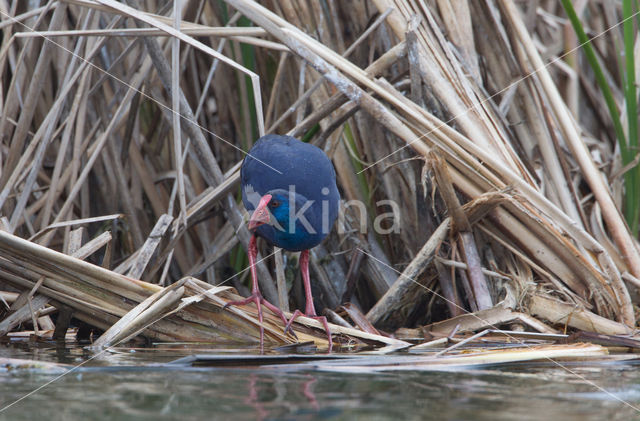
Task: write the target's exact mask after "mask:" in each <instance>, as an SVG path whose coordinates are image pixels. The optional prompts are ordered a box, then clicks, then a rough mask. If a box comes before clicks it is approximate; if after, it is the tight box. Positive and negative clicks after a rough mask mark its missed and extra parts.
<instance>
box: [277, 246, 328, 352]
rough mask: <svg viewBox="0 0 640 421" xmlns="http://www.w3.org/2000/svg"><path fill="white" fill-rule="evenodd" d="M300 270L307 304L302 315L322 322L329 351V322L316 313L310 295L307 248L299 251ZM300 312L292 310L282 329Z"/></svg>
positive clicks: (289, 327) (289, 326) (300, 313)
mask: <svg viewBox="0 0 640 421" xmlns="http://www.w3.org/2000/svg"><path fill="white" fill-rule="evenodd" d="M300 272H301V273H302V281H303V283H304V295H305V298H306V300H307V304H306V306H305V311H304V315H305V316H307V317H309V318H311V319H316V320H318V321H320V322H321V323H322V325H323V326H324V330H325V331H326V332H327V336H328V337H329V352H331V350H332V349H333V341H332V340H331V330H329V323H327V318H326V317H324V316H318V315H317V314H316V309H315V307H314V306H313V296H312V295H311V280H310V279H309V250H303V251H302V252H301V253H300ZM301 315H302V312H301V311H300V310H296V311H294V312H293V315H292V316H291V318H290V319H289V322H288V323H287V327H286V328H285V329H284V331H285V333H286V332H287V331H288V330H289V329H291V324H292V323H293V321H294V320H295V319H296V317H298V316H301Z"/></svg>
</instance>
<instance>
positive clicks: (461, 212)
mask: <svg viewBox="0 0 640 421" xmlns="http://www.w3.org/2000/svg"><path fill="white" fill-rule="evenodd" d="M179 6H181V8H177V9H176V8H175V6H174V4H173V2H171V1H160V0H158V1H135V0H131V1H123V2H115V1H110V0H96V1H93V0H60V1H53V0H50V1H44V0H43V1H35V0H30V1H24V0H13V1H11V0H0V13H1V14H2V16H0V29H1V30H2V37H1V40H2V41H1V46H0V83H1V87H0V108H1V110H2V114H1V118H0V134H1V136H2V138H1V139H0V141H1V144H0V157H1V159H0V165H1V175H0V208H1V210H2V212H1V214H2V223H3V229H4V231H5V232H4V233H2V234H1V235H0V251H1V254H0V289H4V290H6V292H5V293H4V295H3V297H5V299H6V300H7V301H8V302H7V305H11V306H12V311H14V310H18V309H23V310H24V311H23V313H22V318H19V317H14V318H13V319H11V320H10V321H9V322H7V320H8V319H9V317H10V316H9V317H6V318H5V320H4V321H3V324H0V332H6V331H8V330H10V329H12V328H14V327H16V326H19V323H20V322H21V321H24V320H32V319H33V320H34V321H35V320H36V316H37V317H41V316H44V315H46V314H47V312H48V313H50V312H55V311H56V308H66V309H68V308H71V309H73V312H72V314H73V315H74V316H75V317H77V318H78V319H80V320H84V321H85V322H89V323H90V324H92V325H93V326H97V327H99V328H102V329H106V328H108V327H109V326H110V325H111V324H113V323H115V321H117V320H118V318H119V317H121V316H122V315H124V314H125V313H126V312H127V311H129V310H130V309H131V308H133V307H134V306H135V305H136V304H137V303H139V302H142V301H143V300H144V299H145V298H146V297H148V296H149V294H151V293H157V292H158V291H161V290H160V289H158V288H156V289H154V288H151V287H147V286H140V285H143V284H142V283H140V284H135V285H136V287H135V288H134V289H135V291H129V290H128V288H129V287H128V286H127V282H129V281H128V279H127V278H126V277H130V278H134V279H141V280H144V281H148V282H151V283H154V284H159V285H170V284H172V283H174V282H176V281H178V280H180V279H183V278H184V277H185V276H188V275H189V276H193V277H195V278H198V279H201V280H203V281H206V282H207V283H209V284H212V285H217V284H219V283H223V282H224V285H225V286H226V285H230V286H234V287H235V288H236V289H237V290H238V292H239V293H240V294H241V295H246V294H247V293H248V288H247V285H248V276H247V275H248V271H244V272H242V273H240V272H241V271H242V270H243V269H245V268H246V265H247V259H246V254H245V251H244V250H245V247H246V245H247V242H248V239H249V233H248V231H247V230H246V227H244V226H243V224H242V221H243V219H242V218H243V213H244V210H243V208H242V204H241V202H240V201H239V197H240V196H239V186H238V181H239V179H238V168H239V164H240V162H241V160H242V159H243V156H244V151H246V150H248V149H249V148H250V147H251V145H252V143H253V142H254V141H255V140H256V139H257V138H258V137H259V136H260V135H261V134H263V133H278V134H292V135H294V136H297V137H299V138H303V139H305V140H308V141H310V142H312V143H313V144H315V145H317V146H319V147H321V148H323V149H324V150H325V151H326V152H327V154H328V155H329V156H330V157H331V159H332V160H333V163H334V165H335V168H336V171H337V174H338V179H339V180H338V184H339V187H340V189H341V192H342V196H343V199H344V200H347V201H348V200H359V201H362V202H363V203H365V204H366V206H367V211H368V212H367V215H364V216H363V215H361V214H360V213H358V212H355V209H354V208H348V209H347V210H346V211H345V217H344V218H342V219H341V220H340V221H339V222H338V224H340V230H338V229H335V230H334V232H333V233H332V234H331V235H330V237H329V238H328V240H327V241H325V242H324V243H323V244H322V245H321V246H319V247H317V248H315V249H314V250H313V251H312V255H311V256H312V257H311V277H312V283H313V285H314V288H315V294H314V295H315V297H316V299H317V300H318V303H317V304H316V308H318V307H319V308H324V307H328V308H329V309H332V310H334V311H333V312H330V313H329V316H330V319H331V320H332V321H334V322H336V323H341V324H356V325H358V326H359V327H361V328H363V329H365V330H368V331H371V332H374V330H373V328H372V327H370V326H368V324H367V320H368V321H369V322H371V323H373V324H374V325H375V326H376V327H378V328H381V329H383V330H385V331H388V332H394V331H396V332H397V333H398V335H400V334H402V335H405V336H406V337H414V336H417V337H423V336H424V335H425V334H426V332H431V333H434V332H441V333H442V332H444V333H450V332H451V331H452V330H455V329H458V330H461V331H470V330H477V329H480V328H482V327H487V326H510V327H511V328H519V329H521V328H526V329H527V330H535V331H541V332H559V331H563V330H564V329H566V328H568V327H571V328H575V329H582V330H589V331H598V332H604V333H614V334H621V333H629V332H631V328H633V327H635V325H636V313H637V303H638V301H637V300H638V296H637V294H636V288H637V287H638V286H639V285H640V282H639V281H638V278H640V257H639V254H638V244H637V241H636V239H635V238H634V235H632V234H631V232H630V231H629V229H628V228H627V226H626V224H625V222H624V219H623V218H622V216H621V209H622V206H623V205H622V203H623V194H624V186H623V183H622V180H623V178H622V174H623V173H624V170H625V169H624V168H622V165H621V160H620V153H619V148H618V147H617V146H616V139H615V134H614V131H613V128H612V123H611V119H610V117H609V115H608V113H607V110H606V106H605V103H604V100H603V98H602V95H601V94H600V92H599V90H598V88H597V86H596V85H595V83H594V78H593V74H592V72H591V70H590V68H589V67H588V66H587V64H586V63H585V60H584V57H583V55H582V53H581V50H580V49H576V47H577V46H578V42H577V39H576V37H575V35H574V32H573V29H572V27H571V24H570V23H569V22H568V21H567V19H566V16H565V14H564V11H563V8H562V5H561V4H560V2H559V1H556V0H545V1H521V2H514V1H512V0H505V1H465V0H456V1H446V0H397V1H392V0H350V1H337V0H319V1H314V0H282V1H270V0H266V1H259V2H253V1H249V0H227V1H222V0H219V1H218V0H184V1H181V2H179ZM576 9H577V10H578V11H579V15H580V17H581V18H582V20H583V23H584V25H585V28H587V32H588V35H589V36H595V35H597V34H600V33H602V32H604V31H606V33H605V34H604V35H602V36H600V37H598V38H597V39H596V40H595V41H594V44H593V45H594V48H595V50H596V53H597V54H598V56H599V58H600V59H601V61H602V63H604V64H605V70H606V77H607V78H608V83H609V85H610V87H611V88H612V90H613V93H614V97H615V99H616V101H617V103H618V105H619V106H620V107H622V104H623V102H624V97H623V94H622V90H621V89H622V88H621V86H622V84H623V81H622V76H621V72H620V69H621V68H622V66H623V65H622V63H621V60H622V59H621V52H620V45H621V37H622V27H621V26H619V25H618V23H619V22H620V21H621V19H622V17H621V16H622V15H621V10H620V6H619V4H618V2H610V1H590V2H586V1H582V2H577V4H576ZM176 12H177V13H178V16H180V18H181V21H180V23H179V28H178V29H173V30H172V29H171V27H175V21H174V19H173V17H172V16H176V15H175V13H176ZM172 14H173V15H172ZM616 25H618V26H616ZM612 27H613V28H612ZM609 28H612V29H609ZM34 31H39V32H34ZM171 31H174V32H171ZM176 31H177V32H176ZM170 32H171V33H170ZM169 35H173V37H172V36H169ZM177 35H180V39H181V42H180V43H177V42H174V41H175V40H176V39H177V38H175V36H177ZM177 46H179V50H178V49H176V47H177ZM216 51H217V52H218V53H216ZM636 57H638V55H636ZM173 69H179V72H173V73H172V70H173ZM257 88H259V89H257ZM172 92H173V93H176V95H175V96H172ZM178 104H179V105H178ZM178 108H179V110H180V115H181V116H182V119H178V118H177V114H174V113H172V111H171V110H172V109H178ZM178 127H180V130H176V129H177V128H178ZM390 154H391V155H390ZM388 155H389V156H388ZM387 156H388V157H387ZM385 157H386V158H385ZM373 164H375V165H373ZM381 200H392V201H394V202H395V203H397V204H398V205H399V212H400V214H399V220H398V224H399V230H398V232H394V233H390V234H380V233H376V232H375V231H374V230H373V229H372V228H373V226H374V222H375V221H376V218H377V217H379V216H381V215H383V214H385V213H388V212H390V207H389V206H388V205H379V203H378V202H379V201H381ZM89 218H93V219H89ZM385 224H386V225H385ZM389 224H390V219H387V220H386V221H385V222H384V223H383V227H386V228H389ZM361 226H364V227H365V228H366V230H364V232H362V230H361V229H360V228H361ZM15 236H17V237H21V238H23V239H29V240H30V241H31V243H36V244H39V245H42V246H45V247H46V248H48V249H50V250H56V251H61V252H64V253H66V254H69V255H72V256H74V258H70V259H69V260H68V261H67V260H64V259H62V258H61V257H60V255H58V254H49V253H48V251H47V249H43V248H39V247H36V246H32V245H30V244H31V243H26V242H23V241H19V239H17V238H16V237H15ZM270 254H271V250H268V249H267V248H266V247H264V248H263V250H262V256H268V255H270ZM79 259H84V260H85V261H86V262H91V263H94V264H95V265H97V266H100V267H102V268H103V269H107V270H102V269H101V270H102V271H100V270H99V269H100V268H94V267H92V266H91V265H85V266H83V265H82V264H81V263H80V262H78V260H79ZM278 260H279V259H278ZM277 263H280V265H278V264H277ZM259 266H260V267H259V277H260V281H261V287H262V290H263V292H264V294H265V296H266V298H267V299H269V300H270V301H272V302H274V303H276V304H279V305H280V306H282V307H283V308H290V309H294V308H304V298H303V292H302V288H301V281H300V279H299V275H297V273H298V272H297V257H296V255H295V254H288V253H284V259H283V261H282V262H279V261H276V259H274V258H273V257H272V258H270V259H267V260H265V261H264V262H261V264H260V265H259ZM92 271H93V272H92ZM238 273H240V275H239V276H235V277H234V276H233V275H235V274H238ZM123 275H124V276H123ZM229 278H231V279H229ZM105 279H106V280H105ZM105 282H107V283H105ZM182 282H183V283H182V284H180V285H179V286H177V287H175V286H174V288H173V291H174V292H175V291H179V293H178V295H177V296H176V297H177V298H176V297H174V299H173V302H172V303H173V304H175V303H176V302H177V300H178V298H180V297H183V294H187V295H188V291H187V292H185V290H184V289H183V290H180V288H184V287H185V286H187V287H188V285H187V284H184V280H183V281H182ZM190 282H192V285H191V288H195V287H194V286H193V285H195V284H193V282H195V281H190ZM198 285H199V287H200V288H205V287H206V285H204V284H203V283H198ZM187 289H188V288H187ZM193 291H195V290H193ZM193 291H192V292H193ZM196 292H197V291H196ZM18 293H22V295H21V296H20V297H18ZM114 294H116V295H114ZM117 294H119V295H117ZM445 298H446V299H445ZM36 300H37V301H36ZM346 303H351V304H349V305H346V306H342V305H343V304H346ZM50 304H53V305H54V307H50ZM167 308H168V307H167ZM3 311H5V310H3ZM468 312H476V314H477V315H478V317H479V318H474V317H469V316H468V315H467V316H465V313H468ZM5 314H7V315H10V314H12V313H11V312H8V311H7V312H6V313H5ZM13 314H15V313H13ZM34 314H35V316H34ZM178 314H180V313H178ZM365 315H366V320H365V318H364V316H365ZM200 316H202V314H200ZM454 316H457V318H455V319H453V320H448V319H450V318H451V317H454ZM3 317H4V316H3ZM202 318H204V316H202V317H201V319H202ZM184 319H185V320H189V322H190V323H195V322H198V323H204V322H203V321H202V320H201V319H197V318H196V316H194V315H192V316H191V318H190V319H189V318H187V317H184ZM38 320H40V321H39V322H38V323H45V324H46V319H38ZM183 321H184V320H183ZM437 322H440V323H437ZM167 323H168V322H167ZM172 323H174V324H175V323H177V322H175V321H173V322H172ZM185 323H186V322H185ZM229 323H230V322H229ZM157 326H161V324H157V325H156V327H157ZM138 327H140V326H138ZM401 327H411V328H418V329H417V330H401V331H397V329H398V328H401ZM40 328H43V326H40ZM45 328H46V326H45ZM2 329H4V330H2ZM37 329H38V326H37V324H36V330H37ZM158 329H159V330H160V331H161V332H160V333H157V332H156V333H154V335H156V337H163V336H162V334H166V335H168V334H167V333H166V331H163V330H162V329H164V328H162V327H158ZM167 329H169V328H168V327H167ZM175 329H177V330H179V328H175ZM190 329H192V330H193V331H194V332H196V331H197V329H195V328H192V327H190ZM274 329H275V328H274ZM229 330H231V328H229ZM227 333H228V334H229V336H233V335H232V334H231V333H229V332H227ZM193 335H195V336H193V337H196V336H197V332H196V333H193ZM151 336H153V335H151ZM168 336H170V335H168ZM173 337H174V338H175V337H176V336H175V335H174V336H173ZM253 337H255V336H253Z"/></svg>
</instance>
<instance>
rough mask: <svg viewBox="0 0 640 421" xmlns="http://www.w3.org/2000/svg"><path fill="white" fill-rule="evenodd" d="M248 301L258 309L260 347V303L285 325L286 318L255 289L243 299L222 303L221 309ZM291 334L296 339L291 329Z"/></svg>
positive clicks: (262, 328)
mask: <svg viewBox="0 0 640 421" xmlns="http://www.w3.org/2000/svg"><path fill="white" fill-rule="evenodd" d="M250 303H254V304H255V305H256V308H257V309H258V320H259V321H260V348H262V346H263V344H264V327H263V326H262V305H264V306H265V307H266V308H268V309H269V310H271V312H272V313H273V314H275V315H276V316H279V317H280V320H282V323H283V324H284V325H285V326H287V318H286V317H285V315H284V313H283V312H282V310H280V309H279V308H278V307H276V306H274V305H273V304H271V303H270V302H269V301H267V300H265V299H264V297H263V296H262V294H261V293H260V291H256V292H254V293H252V294H251V295H250V296H248V297H247V298H245V299H244V300H238V301H229V302H228V303H227V304H225V305H224V307H222V310H223V311H224V310H225V309H226V308H227V307H231V306H234V307H237V306H245V305H247V304H250ZM285 333H287V331H286V329H285ZM291 334H292V335H293V336H294V337H295V338H296V339H298V337H297V336H296V334H295V332H293V331H292V332H291Z"/></svg>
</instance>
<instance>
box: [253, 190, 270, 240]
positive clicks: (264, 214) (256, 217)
mask: <svg viewBox="0 0 640 421" xmlns="http://www.w3.org/2000/svg"><path fill="white" fill-rule="evenodd" d="M271 197H272V196H271V195H270V194H265V195H264V196H262V198H261V199H260V203H258V207H257V208H256V210H254V211H253V213H252V214H251V218H250V219H249V231H252V230H254V229H256V228H258V227H259V226H260V225H264V224H268V223H269V221H270V219H269V210H268V209H267V205H268V204H269V202H270V201H271Z"/></svg>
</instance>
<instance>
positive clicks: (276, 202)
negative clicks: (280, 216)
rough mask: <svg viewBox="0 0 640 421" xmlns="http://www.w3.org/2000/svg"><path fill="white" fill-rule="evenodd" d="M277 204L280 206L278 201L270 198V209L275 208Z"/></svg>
mask: <svg viewBox="0 0 640 421" xmlns="http://www.w3.org/2000/svg"><path fill="white" fill-rule="evenodd" d="M278 206H280V202H278V201H277V200H272V201H271V202H269V207H270V208H271V209H275V208H277V207H278Z"/></svg>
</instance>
